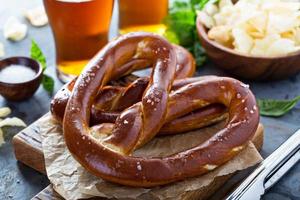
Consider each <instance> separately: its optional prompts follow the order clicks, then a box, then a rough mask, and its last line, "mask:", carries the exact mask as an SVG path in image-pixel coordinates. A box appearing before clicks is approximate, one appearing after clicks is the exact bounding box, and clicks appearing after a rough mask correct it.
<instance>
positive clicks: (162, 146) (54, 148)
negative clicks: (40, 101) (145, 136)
mask: <svg viewBox="0 0 300 200" xmlns="http://www.w3.org/2000/svg"><path fill="white" fill-rule="evenodd" d="M42 124H43V125H42V127H41V133H42V146H43V152H44V156H45V163H46V170H47V175H48V178H49V180H50V181H51V183H52V184H53V186H54V189H55V190H56V191H57V192H58V193H59V194H60V195H61V196H63V197H64V198H65V199H81V198H90V197H93V196H99V197H106V198H117V199H158V200H161V199H175V200H177V199H178V200H179V199H182V198H183V197H184V196H185V195H186V194H187V193H188V192H194V191H198V190H200V189H201V188H203V187H205V186H207V185H209V184H210V183H211V182H212V181H213V180H214V178H216V177H219V176H224V175H228V174H231V173H234V172H236V171H238V170H243V169H245V168H248V167H250V166H253V165H255V164H257V163H258V162H260V161H261V160H262V158H261V156H260V154H259V153H258V152H257V150H256V148H255V146H254V145H253V144H252V143H249V144H248V146H247V148H245V149H244V150H243V151H242V152H241V153H240V154H239V155H237V156H236V157H235V158H234V159H232V160H231V161H229V162H227V163H226V164H224V165H222V166H220V167H218V168H217V169H215V170H213V171H212V172H210V173H208V174H205V175H203V176H200V177H195V178H190V179H186V180H184V181H180V182H176V183H173V184H169V185H166V186H162V187H155V188H151V189H144V188H132V187H126V186H121V185H117V184H113V183H109V182H106V181H104V180H102V179H100V178H97V177H95V176H93V175H92V174H90V173H89V172H87V171H86V170H85V169H84V168H83V167H82V166H81V165H80V164H79V163H78V162H77V161H76V160H75V159H74V158H73V157H72V156H71V154H70V153H69V151H68V149H67V147H66V145H65V142H64V138H63V135H62V129H61V126H60V125H58V124H57V122H56V121H55V120H54V119H53V118H52V117H51V116H47V117H45V118H44V121H43V123H42ZM220 127H222V124H218V125H215V126H212V127H208V128H204V129H201V130H197V131H193V132H189V133H185V134H178V135H174V136H166V137H156V138H154V139H153V140H152V141H151V142H150V143H148V144H147V145H146V146H144V147H143V148H141V149H139V150H137V151H136V152H134V155H141V156H142V155H143V156H166V155H169V154H173V153H176V152H178V151H182V150H184V149H189V148H190V147H192V146H195V145H197V144H199V143H202V142H203V141H205V140H206V139H207V138H209V137H210V136H211V135H212V134H214V133H216V131H217V130H219V129H220ZM153 170H155V169H153Z"/></svg>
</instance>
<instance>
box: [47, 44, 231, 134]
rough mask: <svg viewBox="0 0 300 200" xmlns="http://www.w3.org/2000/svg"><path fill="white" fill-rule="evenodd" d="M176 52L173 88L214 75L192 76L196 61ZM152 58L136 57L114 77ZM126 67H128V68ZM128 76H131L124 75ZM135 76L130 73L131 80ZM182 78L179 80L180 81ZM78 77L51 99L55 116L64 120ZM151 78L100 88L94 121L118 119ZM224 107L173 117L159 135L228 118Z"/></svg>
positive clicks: (92, 112)
mask: <svg viewBox="0 0 300 200" xmlns="http://www.w3.org/2000/svg"><path fill="white" fill-rule="evenodd" d="M174 48H175V52H176V60H177V61H176V62H177V64H176V72H175V79H176V80H175V82H174V83H173V86H172V90H176V89H178V88H179V87H182V86H184V85H187V84H189V83H191V82H195V81H196V79H197V80H199V79H204V78H210V77H211V76H205V77H201V78H200V77H198V78H189V79H184V78H186V77H190V76H192V75H193V74H194V72H195V61H194V58H193V56H192V55H191V54H190V53H189V52H188V51H187V50H185V49H184V48H182V47H180V46H177V45H174ZM151 62H152V59H148V60H147V59H137V58H133V59H132V60H128V61H127V63H126V64H123V65H122V66H121V67H120V69H122V70H120V69H119V68H118V69H117V70H116V69H114V71H113V77H114V78H113V79H114V80H115V79H118V78H120V77H122V76H124V75H127V74H129V73H131V72H132V71H134V70H136V69H143V68H145V67H150V66H151ZM125 69H126V70H125ZM125 78H126V79H125V80H127V78H128V79H129V77H125ZM132 78H134V76H131V79H132ZM178 79H179V80H178ZM75 81H76V79H74V80H73V81H71V82H70V83H69V84H67V85H65V86H64V87H63V88H62V89H61V90H60V91H59V92H58V93H57V94H56V95H55V97H54V99H53V100H52V102H51V112H52V114H53V116H54V117H55V118H56V119H57V120H58V121H60V122H62V119H63V116H64V112H65V107H66V105H67V102H68V99H69V96H70V94H71V91H72V89H73V87H74V84H75ZM148 82H149V77H143V78H138V79H137V80H134V81H133V82H132V83H130V84H127V83H124V84H125V86H126V87H121V86H105V87H103V88H101V90H99V92H98V95H97V98H96V100H95V103H94V105H93V107H92V110H91V124H97V123H105V122H109V123H114V122H115V120H116V118H117V117H118V116H119V115H120V111H123V110H124V109H126V108H128V107H130V106H132V105H133V104H135V103H137V102H139V101H140V100H141V98H142V96H143V93H144V91H145V89H146V87H147V85H148ZM225 111H226V109H225V107H224V106H222V105H213V106H208V107H205V108H202V109H199V110H197V111H194V112H193V113H190V114H189V115H186V116H184V117H180V118H178V119H174V120H173V121H172V122H168V123H166V124H164V126H163V127H162V128H161V130H160V132H159V134H174V133H179V132H186V131H189V130H194V129H196V128H201V127H204V126H207V125H210V124H213V123H216V122H218V121H221V120H222V119H224V117H225V115H224V114H225Z"/></svg>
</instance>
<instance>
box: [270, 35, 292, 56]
mask: <svg viewBox="0 0 300 200" xmlns="http://www.w3.org/2000/svg"><path fill="white" fill-rule="evenodd" d="M293 51H295V42H294V41H292V40H289V39H279V40H276V41H274V42H273V43H272V44H271V45H270V46H269V48H268V49H267V51H266V54H267V55H270V56H280V55H285V54H288V53H291V52H293Z"/></svg>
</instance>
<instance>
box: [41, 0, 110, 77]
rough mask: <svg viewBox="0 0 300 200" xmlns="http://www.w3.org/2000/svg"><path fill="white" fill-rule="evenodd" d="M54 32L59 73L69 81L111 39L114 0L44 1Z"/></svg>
mask: <svg viewBox="0 0 300 200" xmlns="http://www.w3.org/2000/svg"><path fill="white" fill-rule="evenodd" d="M44 6H45V9H46V12H47V15H48V18H49V22H50V25H51V28H52V31H53V35H54V39H55V46H56V60H57V72H58V76H59V78H60V79H61V80H62V81H64V82H66V81H68V80H70V78H71V77H72V76H74V75H78V74H80V72H81V70H82V68H83V67H84V66H85V64H86V63H87V62H88V60H89V59H91V58H92V57H93V56H94V55H95V54H96V53H97V51H99V50H100V49H101V47H103V46H104V45H105V44H106V43H107V41H108V31H109V25H110V19H111V14H112V8H113V0H44Z"/></svg>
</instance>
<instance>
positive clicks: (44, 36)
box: [0, 0, 300, 200]
mask: <svg viewBox="0 0 300 200" xmlns="http://www.w3.org/2000/svg"><path fill="white" fill-rule="evenodd" d="M38 5H42V1H41V0H30V1H22V0H9V1H7V0H0V42H2V43H4V45H5V50H6V56H7V57H8V56H15V55H23V56H28V55H29V48H30V39H31V38H34V39H35V40H36V41H37V42H38V44H39V45H40V46H41V48H42V50H43V51H44V52H45V54H46V57H47V62H48V66H49V68H48V69H47V71H46V72H47V73H48V74H50V75H52V76H53V77H55V70H54V69H55V67H54V66H55V60H54V43H53V37H52V34H51V31H50V28H49V26H46V27H42V28H34V27H32V26H30V25H29V26H28V27H29V32H28V36H27V38H26V39H25V40H23V41H21V42H16V43H15V42H9V41H6V40H5V39H4V38H3V34H2V29H3V24H4V22H5V20H6V19H7V18H8V17H9V16H12V15H14V16H19V17H20V19H22V20H24V19H23V18H22V13H23V11H24V10H25V9H27V8H32V7H34V6H38ZM24 21H25V22H26V20H24ZM113 21H114V24H116V23H115V22H116V20H113ZM26 23H27V22H26ZM27 24H28V23H27ZM114 27H115V26H114ZM115 30H116V29H115V28H114V29H113V31H112V32H115ZM203 74H217V75H226V73H224V72H223V71H221V70H218V69H216V68H214V67H213V66H212V64H207V65H206V66H205V67H202V68H200V69H199V70H198V75H203ZM246 82H248V81H246ZM248 83H249V84H250V86H251V89H252V90H253V92H254V93H255V95H256V96H257V97H258V98H292V97H294V96H296V95H300V75H298V76H294V77H291V78H289V79H287V80H284V81H277V82H267V83H253V82H248ZM61 86H62V84H61V83H60V82H59V81H57V80H56V87H55V90H56V91H57V90H58V89H59V88H60V87H61ZM50 99H51V96H49V95H48V94H47V93H46V92H45V91H44V90H43V89H42V88H40V89H39V90H38V91H37V93H36V94H35V96H34V97H33V98H31V99H30V100H27V101H25V102H20V103H14V102H7V101H5V100H4V99H3V98H2V97H0V106H1V107H2V106H9V107H10V108H12V109H13V114H12V115H13V116H17V117H20V118H22V119H24V121H25V122H26V123H27V124H30V123H32V122H34V121H35V120H36V119H38V118H39V117H41V116H42V115H43V114H45V113H46V112H48V110H49V102H50ZM262 122H263V123H264V125H265V126H266V130H265V132H266V139H265V145H264V148H263V151H262V153H263V156H266V155H268V154H270V153H271V152H272V151H273V150H274V149H276V148H277V147H278V146H279V145H280V144H281V143H282V142H283V141H284V140H285V139H286V138H287V137H288V136H290V135H291V134H292V133H293V132H294V131H295V130H296V128H299V127H300V124H299V122H300V107H298V108H296V109H294V110H293V111H292V112H290V113H289V114H287V115H285V116H284V117H281V118H275V119H271V118H265V117H263V118H262ZM17 132H18V129H8V130H6V132H5V141H6V144H5V145H3V146H2V147H0V199H18V200H19V199H30V198H31V197H32V196H34V195H35V194H37V193H38V192H39V191H40V190H42V189H43V188H45V187H46V186H47V185H48V183H49V182H48V180H47V178H46V177H45V176H43V175H41V174H39V173H37V172H35V171H34V170H32V169H30V168H28V167H26V166H24V165H22V164H20V163H17V162H16V160H15V158H14V155H13V149H12V144H11V138H12V137H13V135H14V134H16V133H17ZM224 187H226V185H224ZM264 199H268V200H269V199H270V200H271V199H278V200H279V199H280V200H285V199H295V200H297V199H300V164H299V163H298V164H297V165H296V166H295V167H294V168H293V169H292V170H291V171H290V172H289V173H288V174H287V175H286V176H285V177H284V179H282V180H281V181H280V182H279V183H278V184H276V185H275V186H274V187H273V188H272V189H271V190H270V191H269V192H268V193H267V194H266V195H265V197H264Z"/></svg>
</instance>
